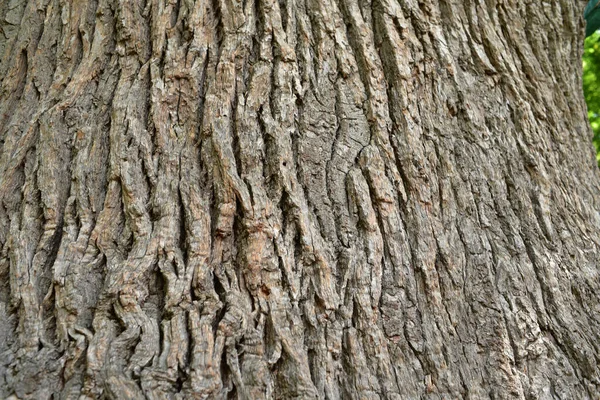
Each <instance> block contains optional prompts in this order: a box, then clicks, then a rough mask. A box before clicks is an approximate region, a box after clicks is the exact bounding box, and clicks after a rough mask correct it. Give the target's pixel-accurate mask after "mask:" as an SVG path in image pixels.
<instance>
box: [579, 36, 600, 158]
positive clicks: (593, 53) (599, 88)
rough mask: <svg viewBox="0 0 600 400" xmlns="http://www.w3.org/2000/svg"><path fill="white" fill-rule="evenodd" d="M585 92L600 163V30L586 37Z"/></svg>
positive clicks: (584, 53)
mask: <svg viewBox="0 0 600 400" xmlns="http://www.w3.org/2000/svg"><path fill="white" fill-rule="evenodd" d="M583 93H584V94H585V101H586V103H587V106H588V118H589V120H590V125H591V126H592V130H593V131H594V146H596V154H597V156H596V159H597V160H598V163H599V165H600V31H596V32H595V33H593V34H592V35H590V36H588V38H587V39H585V47H584V51H583Z"/></svg>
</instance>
